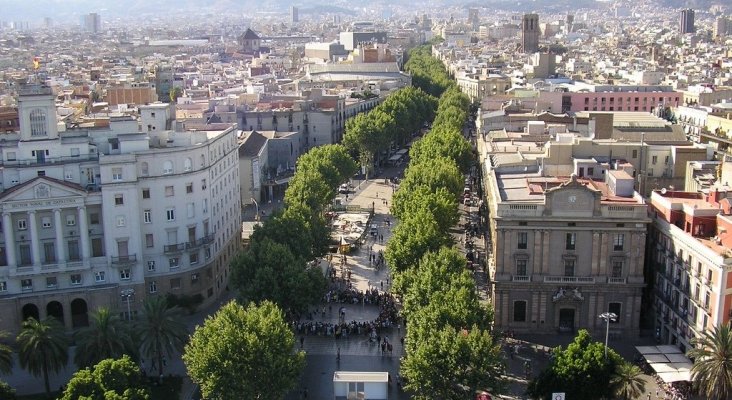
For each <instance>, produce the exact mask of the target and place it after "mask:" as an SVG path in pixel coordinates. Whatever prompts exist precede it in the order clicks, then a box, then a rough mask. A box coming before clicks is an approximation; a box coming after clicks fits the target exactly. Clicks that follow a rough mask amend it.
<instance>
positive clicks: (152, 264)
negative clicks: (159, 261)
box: [147, 260, 155, 272]
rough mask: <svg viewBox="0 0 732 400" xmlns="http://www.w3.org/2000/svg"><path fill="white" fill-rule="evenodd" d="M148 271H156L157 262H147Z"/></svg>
mask: <svg viewBox="0 0 732 400" xmlns="http://www.w3.org/2000/svg"><path fill="white" fill-rule="evenodd" d="M147 270H148V271H150V272H153V271H155V261H152V260H151V261H148V262H147Z"/></svg>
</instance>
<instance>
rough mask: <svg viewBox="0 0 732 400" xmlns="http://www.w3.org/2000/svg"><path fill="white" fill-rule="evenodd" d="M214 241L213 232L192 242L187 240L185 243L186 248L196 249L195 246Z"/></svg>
mask: <svg viewBox="0 0 732 400" xmlns="http://www.w3.org/2000/svg"><path fill="white" fill-rule="evenodd" d="M213 241H214V234H213V233H212V234H210V235H206V236H204V237H202V238H200V239H196V240H194V241H192V242H187V243H186V244H185V248H186V249H195V248H198V247H201V246H203V245H206V244H209V243H212V242H213Z"/></svg>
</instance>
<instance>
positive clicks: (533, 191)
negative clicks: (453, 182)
mask: <svg viewBox="0 0 732 400" xmlns="http://www.w3.org/2000/svg"><path fill="white" fill-rule="evenodd" d="M487 168H488V171H487V173H486V177H487V179H486V186H487V195H488V202H489V204H490V231H491V237H493V238H494V240H493V242H492V246H491V251H492V254H489V260H490V262H489V264H490V279H489V281H490V282H492V284H493V286H492V289H491V290H492V297H493V304H494V306H495V313H496V316H495V325H496V328H497V329H499V330H503V329H510V330H514V331H518V332H535V333H557V332H561V333H565V332H566V333H570V332H574V331H576V330H577V329H589V330H591V331H597V330H603V329H604V328H605V323H604V322H603V321H602V320H601V319H599V318H598V316H599V315H600V314H602V313H604V312H607V311H610V312H613V313H615V314H617V315H618V319H617V321H616V322H613V323H612V324H611V325H612V326H611V331H613V332H615V333H624V334H636V333H638V331H639V321H640V310H641V297H642V294H641V291H642V289H643V287H644V285H645V283H644V278H643V253H644V246H645V241H646V224H647V223H648V222H649V220H648V218H647V215H646V212H647V210H646V205H645V204H644V202H643V200H642V198H641V197H640V195H639V194H638V193H637V192H635V191H634V190H633V178H632V177H631V176H630V175H628V174H627V173H626V172H624V171H622V170H611V171H608V173H607V178H606V179H605V180H604V181H602V180H590V179H578V178H577V177H576V175H572V177H550V176H542V174H540V173H538V172H523V171H522V172H500V168H499V170H495V169H491V168H490V166H488V167H487Z"/></svg>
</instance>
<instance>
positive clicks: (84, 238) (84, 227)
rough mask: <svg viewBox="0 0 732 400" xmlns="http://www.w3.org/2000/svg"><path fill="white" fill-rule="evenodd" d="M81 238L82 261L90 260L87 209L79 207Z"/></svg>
mask: <svg viewBox="0 0 732 400" xmlns="http://www.w3.org/2000/svg"><path fill="white" fill-rule="evenodd" d="M79 236H80V237H81V259H82V260H88V259H89V257H90V256H91V252H90V248H89V225H88V224H87V220H86V207H79Z"/></svg>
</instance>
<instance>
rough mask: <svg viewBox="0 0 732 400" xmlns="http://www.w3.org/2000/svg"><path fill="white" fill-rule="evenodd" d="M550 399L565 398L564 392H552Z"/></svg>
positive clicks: (560, 399) (558, 399)
mask: <svg viewBox="0 0 732 400" xmlns="http://www.w3.org/2000/svg"><path fill="white" fill-rule="evenodd" d="M552 400H565V399H564V393H552Z"/></svg>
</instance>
